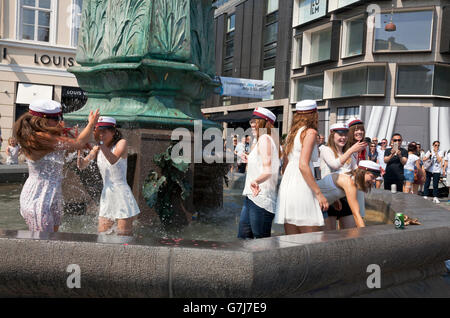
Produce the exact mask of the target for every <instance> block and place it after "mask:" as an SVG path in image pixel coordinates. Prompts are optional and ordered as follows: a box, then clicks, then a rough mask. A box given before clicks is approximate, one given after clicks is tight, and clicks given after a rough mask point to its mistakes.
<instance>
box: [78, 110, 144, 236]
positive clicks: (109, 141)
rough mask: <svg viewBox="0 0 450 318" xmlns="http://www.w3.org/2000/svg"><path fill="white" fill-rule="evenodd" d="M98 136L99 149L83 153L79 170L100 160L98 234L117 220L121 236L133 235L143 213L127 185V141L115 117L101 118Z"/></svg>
mask: <svg viewBox="0 0 450 318" xmlns="http://www.w3.org/2000/svg"><path fill="white" fill-rule="evenodd" d="M94 136H95V139H96V140H97V141H98V142H99V146H95V147H94V148H93V149H92V150H91V152H90V153H89V155H87V156H86V157H85V158H82V157H81V155H80V152H79V153H78V167H79V168H80V169H84V168H86V167H87V165H88V164H89V162H90V161H91V160H94V159H95V158H97V165H98V168H99V170H100V174H101V175H102V179H103V190H102V195H101V198H100V213H99V220H98V231H99V232H100V233H103V232H106V231H109V230H110V229H111V228H112V227H113V225H114V223H115V221H116V220H117V234H118V235H127V236H130V235H132V232H133V230H132V228H133V221H134V219H135V217H136V216H137V215H138V214H139V213H140V210H139V207H138V205H137V203H136V200H135V198H134V196H133V193H132V192H131V188H130V186H129V185H128V183H127V155H128V153H127V141H126V140H125V139H123V138H122V134H121V133H120V131H119V130H118V129H117V128H116V120H115V119H114V118H112V117H100V119H99V121H98V123H97V126H96V128H95V131H94Z"/></svg>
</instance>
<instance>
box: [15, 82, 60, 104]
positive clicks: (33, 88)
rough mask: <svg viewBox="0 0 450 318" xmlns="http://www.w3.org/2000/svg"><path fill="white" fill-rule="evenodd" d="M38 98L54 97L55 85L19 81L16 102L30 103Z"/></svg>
mask: <svg viewBox="0 0 450 318" xmlns="http://www.w3.org/2000/svg"><path fill="white" fill-rule="evenodd" d="M37 99H53V86H50V85H36V84H29V83H19V85H18V87H17V98H16V104H30V103H31V102H32V101H33V100H37Z"/></svg>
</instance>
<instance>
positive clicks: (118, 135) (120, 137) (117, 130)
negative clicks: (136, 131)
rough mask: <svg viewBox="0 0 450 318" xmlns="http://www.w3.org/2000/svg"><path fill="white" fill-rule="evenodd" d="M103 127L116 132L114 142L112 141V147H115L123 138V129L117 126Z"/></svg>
mask: <svg viewBox="0 0 450 318" xmlns="http://www.w3.org/2000/svg"><path fill="white" fill-rule="evenodd" d="M101 129H107V130H109V131H111V132H112V133H113V134H114V135H113V139H112V143H111V146H112V147H114V146H115V145H116V144H117V143H118V142H119V140H120V139H123V136H122V133H121V131H120V130H119V129H117V128H116V127H103V128H101Z"/></svg>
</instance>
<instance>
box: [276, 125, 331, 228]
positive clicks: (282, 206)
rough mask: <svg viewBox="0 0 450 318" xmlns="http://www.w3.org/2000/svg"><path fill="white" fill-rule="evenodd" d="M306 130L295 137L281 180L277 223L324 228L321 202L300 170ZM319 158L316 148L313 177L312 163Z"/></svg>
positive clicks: (315, 148) (310, 164) (313, 157)
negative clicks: (301, 135) (302, 134)
mask: <svg viewBox="0 0 450 318" xmlns="http://www.w3.org/2000/svg"><path fill="white" fill-rule="evenodd" d="M304 129H305V127H302V128H300V129H299V131H298V132H297V135H296V136H295V140H294V147H293V149H292V151H291V153H290V154H289V162H288V164H287V166H286V170H285V172H284V175H283V178H282V179H281V184H280V190H279V191H278V200H277V208H276V213H275V223H277V224H284V223H288V224H293V225H296V226H323V225H324V221H323V214H322V210H321V209H320V205H319V201H318V200H317V198H316V196H315V195H314V192H313V191H312V190H311V188H310V187H309V186H308V184H307V183H306V181H305V179H304V178H303V175H302V173H301V172H300V168H299V162H300V153H301V151H302V144H301V142H300V134H301V133H302V131H303V130H304ZM317 158H318V152H317V147H314V150H313V153H312V155H311V159H310V162H309V167H310V169H311V173H312V175H313V176H314V167H313V164H312V162H313V161H317Z"/></svg>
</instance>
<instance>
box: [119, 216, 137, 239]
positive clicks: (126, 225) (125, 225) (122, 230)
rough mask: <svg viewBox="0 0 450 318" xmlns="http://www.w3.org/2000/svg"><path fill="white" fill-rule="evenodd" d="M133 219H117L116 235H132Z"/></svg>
mask: <svg viewBox="0 0 450 318" xmlns="http://www.w3.org/2000/svg"><path fill="white" fill-rule="evenodd" d="M134 219H135V218H134V217H131V218H128V219H117V235H124V236H131V235H132V234H133V221H134Z"/></svg>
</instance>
